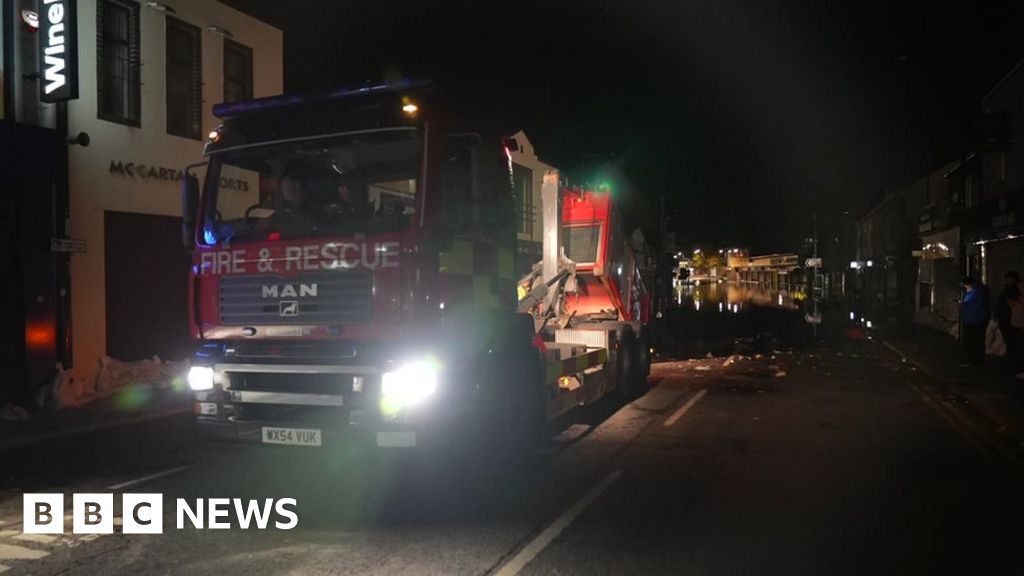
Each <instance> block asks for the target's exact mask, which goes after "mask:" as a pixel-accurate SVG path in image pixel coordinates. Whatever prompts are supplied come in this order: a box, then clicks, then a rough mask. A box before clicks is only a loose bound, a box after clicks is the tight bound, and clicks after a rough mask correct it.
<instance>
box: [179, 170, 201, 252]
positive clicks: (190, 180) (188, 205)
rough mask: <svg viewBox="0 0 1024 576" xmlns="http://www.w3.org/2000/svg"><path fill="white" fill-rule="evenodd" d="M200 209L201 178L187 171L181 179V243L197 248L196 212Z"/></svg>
mask: <svg viewBox="0 0 1024 576" xmlns="http://www.w3.org/2000/svg"><path fill="white" fill-rule="evenodd" d="M198 210H199V178H196V177H195V176H194V175H192V174H189V173H188V171H187V170H186V171H185V174H184V175H183V177H182V179H181V243H182V244H183V245H184V246H185V250H188V251H189V252H192V251H193V250H195V249H196V212H198Z"/></svg>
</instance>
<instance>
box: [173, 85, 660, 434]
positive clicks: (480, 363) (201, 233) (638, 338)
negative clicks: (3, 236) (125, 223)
mask: <svg viewBox="0 0 1024 576" xmlns="http://www.w3.org/2000/svg"><path fill="white" fill-rule="evenodd" d="M214 113H215V115H216V116H217V117H218V118H220V119H221V120H222V123H221V125H220V126H219V127H218V128H217V129H216V130H215V131H213V132H211V133H210V135H209V138H208V141H207V143H206V146H205V154H204V155H205V161H204V162H202V163H198V164H195V165H192V166H189V167H188V168H186V169H185V171H184V177H183V186H182V216H183V223H182V235H183V242H184V243H185V245H186V247H187V248H188V249H189V250H190V251H191V252H192V254H193V265H192V270H191V282H190V286H189V302H190V324H191V332H192V336H193V338H194V339H195V342H196V350H195V354H194V357H193V358H192V361H191V364H192V365H191V368H190V370H189V376H188V381H189V385H190V387H191V388H192V390H193V391H194V393H195V413H196V418H197V422H198V425H199V428H200V430H201V431H203V432H204V433H206V434H209V435H211V436H216V437H223V438H231V439H239V440H252V441H255V442H262V443H265V444H291V445H301V446H314V447H316V446H319V447H323V448H329V447H331V446H335V445H338V444H340V443H343V442H348V441H351V440H357V441H366V442H369V443H371V444H373V445H376V446H379V447H382V448H399V447H401V448H408V447H428V446H440V447H444V446H449V445H452V443H455V442H459V443H461V442H464V441H466V440H471V441H472V442H474V443H480V444H487V445H491V446H497V447H505V448H517V447H521V446H523V445H527V444H528V442H529V441H530V440H532V439H535V438H537V436H538V435H539V434H541V433H542V432H543V430H544V429H545V423H546V422H548V421H550V420H551V419H553V418H555V417H557V416H559V415H561V414H563V413H565V412H567V411H568V410H571V409H572V408H573V407H575V406H577V405H580V404H583V403H587V402H592V401H594V400H596V399H598V398H601V397H603V396H605V395H607V394H609V393H610V392H613V391H615V392H617V393H618V394H619V395H620V396H621V397H622V398H631V397H633V396H635V395H637V394H639V393H641V392H642V390H643V388H644V385H645V383H646V377H647V374H648V370H649V365H650V350H649V348H650V342H649V337H648V333H647V329H646V322H647V320H648V316H649V314H650V310H649V307H650V305H649V298H648V296H647V294H646V290H645V287H644V284H643V281H642V279H641V275H640V271H639V266H638V262H637V259H636V255H635V253H634V250H633V248H632V247H631V246H630V244H629V241H628V237H627V236H625V235H624V234H623V229H622V226H621V222H620V221H619V218H618V213H617V211H616V210H615V207H614V205H613V203H612V202H611V194H610V193H609V192H608V191H607V190H605V191H585V190H581V189H570V188H566V187H564V186H562V185H561V183H560V180H559V175H558V174H557V173H549V174H546V175H545V176H544V185H543V189H542V196H543V202H544V208H543V210H544V213H543V226H544V245H543V259H542V261H541V262H538V263H536V264H535V265H534V266H533V267H532V268H531V269H530V272H529V273H528V274H527V275H526V276H523V277H519V278H517V277H516V275H515V274H514V271H515V270H516V266H515V255H516V249H515V248H516V245H515V242H516V238H515V232H514V223H515V220H514V219H515V217H516V209H515V207H516V206H517V202H516V199H515V198H514V194H513V187H512V177H511V167H512V166H511V156H510V154H511V151H512V150H514V149H515V148H516V146H517V144H516V142H515V141H514V140H510V139H507V138H502V137H500V136H496V135H493V134H490V133H488V132H486V131H482V130H479V129H478V128H476V127H474V126H472V125H468V124H466V123H463V121H461V120H460V119H459V118H458V117H457V116H456V115H453V114H451V113H450V111H448V110H446V109H445V107H444V99H443V97H441V95H440V94H439V92H438V90H437V89H436V88H435V87H434V86H433V85H432V84H431V83H429V82H413V81H403V82H399V83H391V84H383V85H375V86H363V87H359V88H356V89H351V90H339V91H336V92H332V93H327V94H319V95H315V96H287V95H286V96H275V97H268V98H261V99H255V100H250V101H244V102H233V103H227V104H219V105H217V106H215V107H214ZM200 172H204V173H203V174H200ZM238 182H245V183H247V184H246V185H245V186H239V185H237V183H238Z"/></svg>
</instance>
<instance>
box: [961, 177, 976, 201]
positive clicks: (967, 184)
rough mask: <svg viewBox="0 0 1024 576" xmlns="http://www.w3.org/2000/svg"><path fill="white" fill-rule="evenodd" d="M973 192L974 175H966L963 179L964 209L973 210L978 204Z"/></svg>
mask: <svg viewBox="0 0 1024 576" xmlns="http://www.w3.org/2000/svg"><path fill="white" fill-rule="evenodd" d="M974 192H975V189H974V174H968V175H967V176H966V177H965V178H964V208H973V207H974V205H975V204H977V203H978V199H977V198H976V197H975V194H974Z"/></svg>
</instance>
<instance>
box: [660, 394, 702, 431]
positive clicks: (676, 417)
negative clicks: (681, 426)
mask: <svg viewBox="0 0 1024 576" xmlns="http://www.w3.org/2000/svg"><path fill="white" fill-rule="evenodd" d="M706 392H707V390H706V389H704V388H701V389H700V392H697V393H696V394H694V395H693V397H692V398H690V399H689V400H687V401H686V404H683V406H682V407H681V408H679V410H676V411H675V413H674V414H672V415H671V416H669V417H668V420H665V428H668V427H669V426H672V425H673V424H675V423H676V422H679V419H680V418H682V417H683V414H686V411H687V410H689V409H690V408H693V405H694V404H696V403H697V402H699V401H700V399H701V398H703V397H704V394H705V393H706Z"/></svg>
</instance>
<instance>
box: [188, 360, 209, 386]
mask: <svg viewBox="0 0 1024 576" xmlns="http://www.w3.org/2000/svg"><path fill="white" fill-rule="evenodd" d="M188 387H189V388H191V389H193V390H195V391H197V392H199V391H202V390H210V389H211V388H213V368H210V367H209V366H193V367H191V368H189V369H188Z"/></svg>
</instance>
